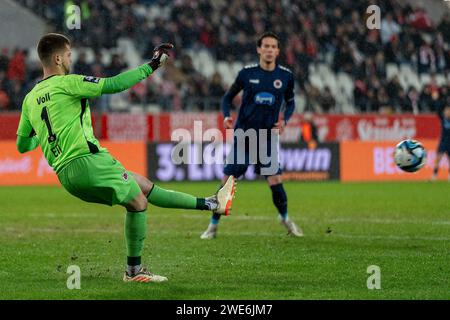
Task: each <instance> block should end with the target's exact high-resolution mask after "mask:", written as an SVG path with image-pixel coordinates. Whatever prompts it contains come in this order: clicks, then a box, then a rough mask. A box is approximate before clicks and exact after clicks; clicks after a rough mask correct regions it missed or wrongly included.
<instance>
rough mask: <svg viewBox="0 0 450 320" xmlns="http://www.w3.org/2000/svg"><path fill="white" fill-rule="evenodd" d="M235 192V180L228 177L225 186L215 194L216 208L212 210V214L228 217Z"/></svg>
mask: <svg viewBox="0 0 450 320" xmlns="http://www.w3.org/2000/svg"><path fill="white" fill-rule="evenodd" d="M235 191H236V180H235V179H234V177H233V176H229V177H228V179H227V181H226V182H225V184H224V185H223V186H222V187H221V188H220V189H219V191H217V192H216V194H215V197H216V201H217V208H215V209H214V210H212V211H213V213H217V214H222V215H225V216H227V215H229V214H230V209H231V204H232V202H233V198H234V192H235Z"/></svg>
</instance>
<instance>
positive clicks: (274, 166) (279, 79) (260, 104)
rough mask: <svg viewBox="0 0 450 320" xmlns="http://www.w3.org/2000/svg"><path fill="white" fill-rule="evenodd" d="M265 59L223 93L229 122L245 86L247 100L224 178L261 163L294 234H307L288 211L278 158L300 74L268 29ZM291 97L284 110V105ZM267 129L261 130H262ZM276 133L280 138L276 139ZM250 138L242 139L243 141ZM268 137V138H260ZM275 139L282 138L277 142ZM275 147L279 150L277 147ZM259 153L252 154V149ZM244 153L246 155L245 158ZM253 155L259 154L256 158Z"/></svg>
mask: <svg viewBox="0 0 450 320" xmlns="http://www.w3.org/2000/svg"><path fill="white" fill-rule="evenodd" d="M257 52H258V55H259V63H258V64H254V65H249V66H246V67H244V68H243V69H242V70H241V71H240V72H239V74H238V76H237V78H236V80H235V82H234V83H233V84H232V86H231V87H230V89H229V90H228V92H227V93H226V94H225V95H224V97H223V99H222V111H223V114H224V117H225V119H224V126H225V128H226V129H232V128H233V118H232V117H231V116H230V110H231V104H232V100H233V98H234V97H235V96H236V95H237V94H238V93H239V92H240V91H241V90H243V95H242V103H241V106H240V108H239V114H238V117H237V120H236V123H235V125H234V145H233V149H232V154H233V155H234V158H233V161H231V163H230V161H229V159H230V155H229V157H228V159H227V162H226V165H225V167H224V171H223V172H224V177H223V180H222V183H223V182H224V181H226V179H227V178H228V177H229V176H234V177H235V178H239V177H240V176H242V175H243V174H245V172H246V171H247V168H248V166H249V165H250V164H255V173H257V174H260V175H262V176H264V177H265V178H266V180H267V183H268V184H269V186H270V189H271V191H272V199H273V203H274V204H275V207H276V208H277V210H278V213H279V217H280V221H281V223H282V225H284V226H285V227H286V229H287V230H288V234H290V235H293V236H297V237H301V236H303V231H302V230H301V229H300V228H299V227H298V226H297V225H296V224H295V223H294V222H293V221H292V220H291V219H290V218H289V217H288V206H287V203H288V202H287V195H286V192H285V190H284V187H283V181H282V178H281V173H282V172H281V168H280V166H279V162H278V158H277V157H276V155H277V154H278V147H279V145H278V136H279V134H280V133H282V131H283V128H284V126H285V125H286V123H287V121H288V120H289V118H290V117H291V115H292V113H293V112H294V109H295V101H294V76H293V74H292V72H291V71H290V70H289V69H287V68H285V67H283V66H281V65H279V64H277V62H276V59H277V57H278V55H279V53H280V48H279V40H278V37H277V35H276V34H274V33H271V32H268V33H264V34H263V35H262V36H261V37H260V38H259V39H258V42H257ZM283 103H285V108H284V112H281V111H282V106H283ZM252 130H253V132H256V134H255V136H256V141H255V140H253V141H252V142H250V140H251V139H248V140H247V139H244V140H242V139H241V140H239V138H237V136H238V134H239V133H242V132H246V133H247V132H249V131H252ZM263 131H264V132H265V133H264V134H261V132H263ZM273 138H275V139H273ZM243 141H244V143H240V142H243ZM260 141H262V144H260ZM273 141H275V142H276V144H275V146H274V144H273ZM260 149H265V151H263V153H262V154H265V155H267V159H265V160H269V159H270V161H263V160H262V158H261V157H260V153H261V150H260ZM274 149H275V150H274ZM254 151H256V152H255V153H254V154H255V155H257V158H252V156H251V155H250V153H252V152H254ZM239 159H241V160H242V159H244V161H243V162H240V161H239ZM250 159H256V161H254V162H253V161H252V160H250ZM219 219H220V216H219V215H216V214H213V216H212V217H211V221H210V224H209V226H208V228H207V230H206V231H205V232H203V234H202V235H201V238H202V239H212V238H214V237H216V235H217V226H218V223H219Z"/></svg>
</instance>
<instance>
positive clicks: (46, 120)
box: [17, 64, 153, 173]
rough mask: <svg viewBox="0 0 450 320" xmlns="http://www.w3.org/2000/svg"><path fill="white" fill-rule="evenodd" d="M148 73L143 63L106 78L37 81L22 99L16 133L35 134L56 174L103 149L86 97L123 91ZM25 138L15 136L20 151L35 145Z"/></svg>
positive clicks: (22, 135)
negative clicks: (71, 163) (68, 164)
mask: <svg viewBox="0 0 450 320" xmlns="http://www.w3.org/2000/svg"><path fill="white" fill-rule="evenodd" d="M152 73H153V70H152V68H151V67H150V66H149V65H148V64H143V65H141V66H139V67H137V68H135V69H132V70H128V71H126V72H123V73H120V74H118V75H116V76H114V77H110V78H95V77H87V76H83V75H54V76H50V77H48V78H46V79H44V80H41V81H39V82H38V83H37V84H36V86H35V87H34V88H33V89H32V90H31V91H30V92H29V93H28V94H27V95H26V97H25V99H24V101H23V104H22V115H21V117H20V122H19V128H18V129H17V135H18V136H19V138H20V137H25V138H26V139H28V137H33V136H35V135H36V136H37V140H38V142H39V145H40V146H41V148H42V151H43V152H44V156H45V158H46V159H47V161H48V163H49V165H50V166H52V167H53V170H54V171H56V173H58V172H59V171H60V170H61V169H62V168H63V167H64V166H65V165H66V164H67V163H68V162H69V161H71V160H73V159H75V158H79V157H83V156H86V155H89V154H93V153H97V152H102V151H106V149H104V148H102V147H101V146H100V144H99V142H98V140H97V139H96V138H95V136H94V131H93V129H92V122H91V112H90V110H89V103H88V98H92V97H98V96H100V95H101V94H110V93H116V92H121V91H124V90H127V89H129V88H131V87H132V86H133V85H135V84H136V83H138V82H139V81H142V80H143V79H145V78H147V77H148V76H149V75H150V74H152ZM26 139H18V147H19V150H21V149H22V151H21V152H23V151H29V150H32V149H34V148H35V147H36V145H37V144H35V143H34V140H32V143H27V142H26V141H25V142H24V141H23V140H26ZM33 139H35V137H33ZM22 144H23V145H22ZM30 146H31V147H30Z"/></svg>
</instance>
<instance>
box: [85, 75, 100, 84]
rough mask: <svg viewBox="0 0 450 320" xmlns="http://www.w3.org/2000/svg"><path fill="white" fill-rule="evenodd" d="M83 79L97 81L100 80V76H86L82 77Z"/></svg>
mask: <svg viewBox="0 0 450 320" xmlns="http://www.w3.org/2000/svg"><path fill="white" fill-rule="evenodd" d="M83 81H86V82H92V83H98V82H99V81H100V78H96V77H92V76H88V77H84V78H83Z"/></svg>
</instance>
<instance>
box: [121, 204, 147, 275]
mask: <svg viewBox="0 0 450 320" xmlns="http://www.w3.org/2000/svg"><path fill="white" fill-rule="evenodd" d="M146 234H147V210H144V211H138V212H127V215H126V217H125V241H126V246H127V265H128V269H129V270H128V271H129V272H130V273H133V271H134V270H131V269H139V268H140V265H141V254H142V248H143V247H144V240H145V236H146ZM130 268H131V269H130Z"/></svg>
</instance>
